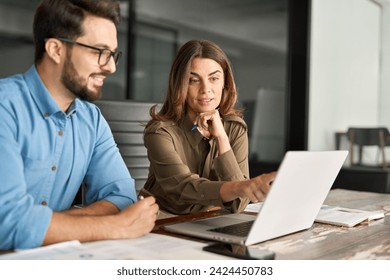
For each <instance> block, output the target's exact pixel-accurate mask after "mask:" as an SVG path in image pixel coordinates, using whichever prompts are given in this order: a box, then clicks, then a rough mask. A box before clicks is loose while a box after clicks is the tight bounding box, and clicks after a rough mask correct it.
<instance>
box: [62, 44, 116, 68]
mask: <svg viewBox="0 0 390 280" xmlns="http://www.w3.org/2000/svg"><path fill="white" fill-rule="evenodd" d="M56 39H57V40H60V41H61V42H65V43H69V44H73V45H78V46H82V47H85V48H89V49H92V50H95V51H98V52H99V58H98V64H99V65H100V66H106V65H107V64H108V62H109V61H110V59H111V57H112V58H113V59H114V62H115V65H118V61H119V59H120V57H121V56H122V52H121V51H114V52H113V51H111V50H110V49H107V48H98V47H94V46H90V45H86V44H83V43H79V42H76V41H73V40H70V39H67V38H56ZM105 51H109V52H110V55H109V56H108V58H107V60H106V61H105V62H104V63H101V61H100V58H101V57H102V54H103V52H105Z"/></svg>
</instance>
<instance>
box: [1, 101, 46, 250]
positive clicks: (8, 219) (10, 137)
mask: <svg viewBox="0 0 390 280" xmlns="http://www.w3.org/2000/svg"><path fill="white" fill-rule="evenodd" d="M0 119H1V120H2V121H1V122H0V143H1V145H0V159H1V160H0V178H1V183H0V205H1V206H0V249H13V248H17V249H23V248H31V247H38V246H40V245H41V244H42V241H43V239H44V236H45V234H46V231H47V228H48V226H49V224H50V220H51V217H52V210H51V209H50V208H48V207H46V206H43V205H34V199H33V197H32V195H31V194H28V193H27V190H26V188H27V187H26V183H25V178H24V172H23V170H24V163H23V159H22V157H21V155H20V151H19V146H18V145H17V143H16V141H15V140H14V139H15V131H17V129H16V128H15V127H13V126H14V125H15V121H14V120H13V119H12V117H11V116H10V114H9V113H8V112H7V110H6V109H5V108H4V107H3V106H1V103H0Z"/></svg>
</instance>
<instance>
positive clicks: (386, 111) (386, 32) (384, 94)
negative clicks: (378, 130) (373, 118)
mask: <svg viewBox="0 0 390 280" xmlns="http://www.w3.org/2000/svg"><path fill="white" fill-rule="evenodd" d="M381 27H382V48H381V65H380V70H381V75H380V77H381V82H380V100H381V102H380V105H379V106H380V107H379V108H380V110H379V124H381V125H383V126H387V127H389V128H390V1H388V2H385V1H383V3H382V19H381Z"/></svg>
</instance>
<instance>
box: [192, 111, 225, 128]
mask: <svg viewBox="0 0 390 280" xmlns="http://www.w3.org/2000/svg"><path fill="white" fill-rule="evenodd" d="M215 111H219V108H216V109H215ZM197 128H198V124H197V123H194V125H193V126H192V128H191V131H194V130H195V129H197Z"/></svg>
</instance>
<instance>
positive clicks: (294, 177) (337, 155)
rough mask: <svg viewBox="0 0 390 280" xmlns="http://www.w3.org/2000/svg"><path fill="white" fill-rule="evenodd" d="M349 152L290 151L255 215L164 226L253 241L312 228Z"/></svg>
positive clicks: (181, 231) (222, 238) (235, 240)
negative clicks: (245, 228) (243, 229)
mask: <svg viewBox="0 0 390 280" xmlns="http://www.w3.org/2000/svg"><path fill="white" fill-rule="evenodd" d="M347 155H348V151H321V152H312V151H290V152H287V153H286V154H285V156H284V159H283V161H282V163H281V165H280V167H279V169H278V173H277V176H276V178H275V181H274V182H273V184H272V187H271V189H270V191H269V193H268V194H267V196H266V199H265V200H264V204H263V206H262V208H261V209H260V211H259V213H258V214H257V215H256V216H254V215H248V214H243V213H235V214H227V215H222V216H218V217H212V218H207V219H203V220H198V221H188V222H182V223H177V224H172V225H167V226H165V230H166V231H169V232H174V233H179V234H184V235H189V236H195V237H199V238H204V239H212V240H218V241H222V242H227V243H235V244H245V245H252V244H255V243H259V242H262V241H266V240H269V239H273V238H276V237H279V236H283V235H286V234H290V233H293V232H297V231H301V230H304V229H307V228H310V227H311V226H312V225H313V223H314V220H315V218H316V217H317V214H318V211H319V210H320V208H321V206H322V204H323V202H324V200H325V198H326V196H327V195H328V192H329V190H330V189H331V187H332V185H333V182H334V181H335V179H336V177H337V174H338V173H339V171H340V169H341V167H342V165H343V163H344V161H345V159H346V157H347ZM235 224H241V225H246V226H247V228H248V230H247V231H246V232H244V233H239V232H237V229H235V228H234V227H237V226H239V225H235ZM248 224H249V225H248Z"/></svg>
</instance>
